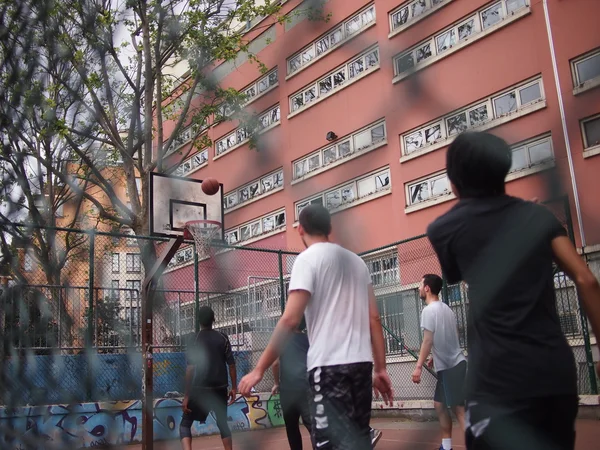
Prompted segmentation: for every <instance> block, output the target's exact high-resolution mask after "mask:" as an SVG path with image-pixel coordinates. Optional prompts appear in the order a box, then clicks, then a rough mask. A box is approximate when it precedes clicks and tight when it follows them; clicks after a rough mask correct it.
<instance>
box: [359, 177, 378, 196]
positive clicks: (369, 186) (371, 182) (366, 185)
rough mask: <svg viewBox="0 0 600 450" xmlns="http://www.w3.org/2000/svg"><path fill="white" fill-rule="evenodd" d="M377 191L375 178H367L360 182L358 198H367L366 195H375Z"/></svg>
mask: <svg viewBox="0 0 600 450" xmlns="http://www.w3.org/2000/svg"><path fill="white" fill-rule="evenodd" d="M375 191H376V188H375V177H369V178H365V179H363V180H360V181H359V182H358V197H359V198H360V197H365V196H366V195H369V194H373V193H374V192H375Z"/></svg>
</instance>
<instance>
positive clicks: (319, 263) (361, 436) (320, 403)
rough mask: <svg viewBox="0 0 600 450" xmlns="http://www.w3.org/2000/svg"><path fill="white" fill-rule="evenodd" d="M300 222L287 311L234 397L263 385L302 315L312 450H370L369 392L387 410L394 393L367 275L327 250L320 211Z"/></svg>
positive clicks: (356, 261)
mask: <svg viewBox="0 0 600 450" xmlns="http://www.w3.org/2000/svg"><path fill="white" fill-rule="evenodd" d="M298 221H299V226H298V232H299V234H300V237H301V238H302V242H303V243H304V245H305V246H306V250H304V251H303V252H302V253H300V255H298V257H297V258H296V261H295V262H294V267H293V268H292V274H291V278H290V287H289V296H288V301H287V304H286V307H285V311H284V312H283V315H282V317H281V319H280V320H279V322H278V323H277V326H276V327H275V331H274V332H273V336H272V337H271V341H270V342H269V345H268V346H267V348H266V349H265V351H264V353H263V354H262V356H261V357H260V359H259V361H258V363H257V365H256V368H255V369H254V370H253V371H252V372H250V373H249V374H248V375H246V376H245V377H244V378H242V380H241V382H240V392H241V393H242V394H244V395H245V394H246V393H247V392H249V391H250V388H251V387H252V386H255V385H256V384H257V383H258V382H259V381H260V380H261V379H262V378H263V375H264V372H265V370H267V369H268V368H269V367H270V366H271V364H273V362H274V361H275V360H276V359H277V357H278V356H279V353H280V352H281V348H282V347H283V346H284V345H285V343H286V341H287V339H288V337H289V335H290V334H291V333H292V332H293V330H294V329H295V328H296V327H297V325H298V323H299V322H300V320H301V319H302V315H303V314H304V316H305V318H306V325H307V330H308V333H307V334H308V339H309V341H310V348H309V350H308V355H307V370H308V381H309V384H310V387H311V391H312V399H311V400H312V411H311V416H312V422H313V426H312V433H313V442H314V445H315V447H316V448H317V449H319V450H363V449H365V450H366V449H371V448H372V444H371V433H370V431H371V427H370V426H369V422H370V419H371V402H372V396H373V395H372V389H375V390H376V392H379V393H381V395H382V396H383V399H384V401H385V402H386V403H390V402H391V400H392V396H393V392H392V384H391V381H390V377H389V376H388V374H387V371H386V361H385V343H384V338H383V330H382V327H381V322H380V317H379V311H378V309H377V301H376V299H375V293H374V291H373V286H372V284H371V276H370V274H369V269H368V268H367V265H366V264H365V262H364V261H363V260H362V259H361V258H360V257H359V256H358V255H356V254H355V253H352V252H351V251H349V250H346V249H344V248H342V247H341V246H339V245H337V244H333V243H331V242H329V235H330V234H331V217H330V214H329V211H327V209H325V208H324V207H323V206H322V205H316V204H314V205H309V206H307V207H305V208H303V209H302V211H301V212H300V217H299V220H298Z"/></svg>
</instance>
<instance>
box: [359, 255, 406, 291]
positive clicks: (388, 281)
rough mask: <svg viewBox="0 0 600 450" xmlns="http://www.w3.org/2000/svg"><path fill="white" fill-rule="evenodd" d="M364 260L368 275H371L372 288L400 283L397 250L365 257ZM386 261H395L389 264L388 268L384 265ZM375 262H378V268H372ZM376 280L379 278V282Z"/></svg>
mask: <svg viewBox="0 0 600 450" xmlns="http://www.w3.org/2000/svg"><path fill="white" fill-rule="evenodd" d="M364 261H365V264H366V265H367V268H368V269H369V275H370V276H371V283H372V284H373V288H374V289H378V288H381V287H385V286H389V285H397V284H399V283H400V257H399V255H398V251H395V252H394V253H389V252H388V253H383V254H380V255H376V256H369V257H365V258H364ZM386 261H388V262H389V261H395V262H393V263H392V264H391V265H390V268H388V269H386V268H385V267H384V266H385V262H386ZM375 263H379V270H375V269H374V266H375ZM390 275H391V276H390ZM377 280H380V282H376V281H377Z"/></svg>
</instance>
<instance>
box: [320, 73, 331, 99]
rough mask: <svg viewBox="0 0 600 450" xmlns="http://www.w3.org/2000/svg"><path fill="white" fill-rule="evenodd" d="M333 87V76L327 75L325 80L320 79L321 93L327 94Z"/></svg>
mask: <svg viewBox="0 0 600 450" xmlns="http://www.w3.org/2000/svg"><path fill="white" fill-rule="evenodd" d="M331 89H333V84H332V82H331V77H327V78H325V79H324V80H321V81H319V94H320V95H325V94H327V93H328V92H329V91H331Z"/></svg>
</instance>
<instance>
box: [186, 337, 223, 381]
mask: <svg viewBox="0 0 600 450" xmlns="http://www.w3.org/2000/svg"><path fill="white" fill-rule="evenodd" d="M186 359H187V364H188V366H192V367H194V378H193V381H192V386H193V387H195V388H223V387H225V388H226V387H227V386H228V385H229V379H228V377H227V366H228V365H229V366H233V365H235V359H234V358H233V352H232V351H231V343H230V342H229V338H228V337H227V336H226V335H225V334H223V333H221V332H220V331H216V330H200V331H199V332H198V333H197V334H196V335H195V336H194V337H193V338H192V339H190V342H189V343H188V346H187V349H186Z"/></svg>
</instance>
